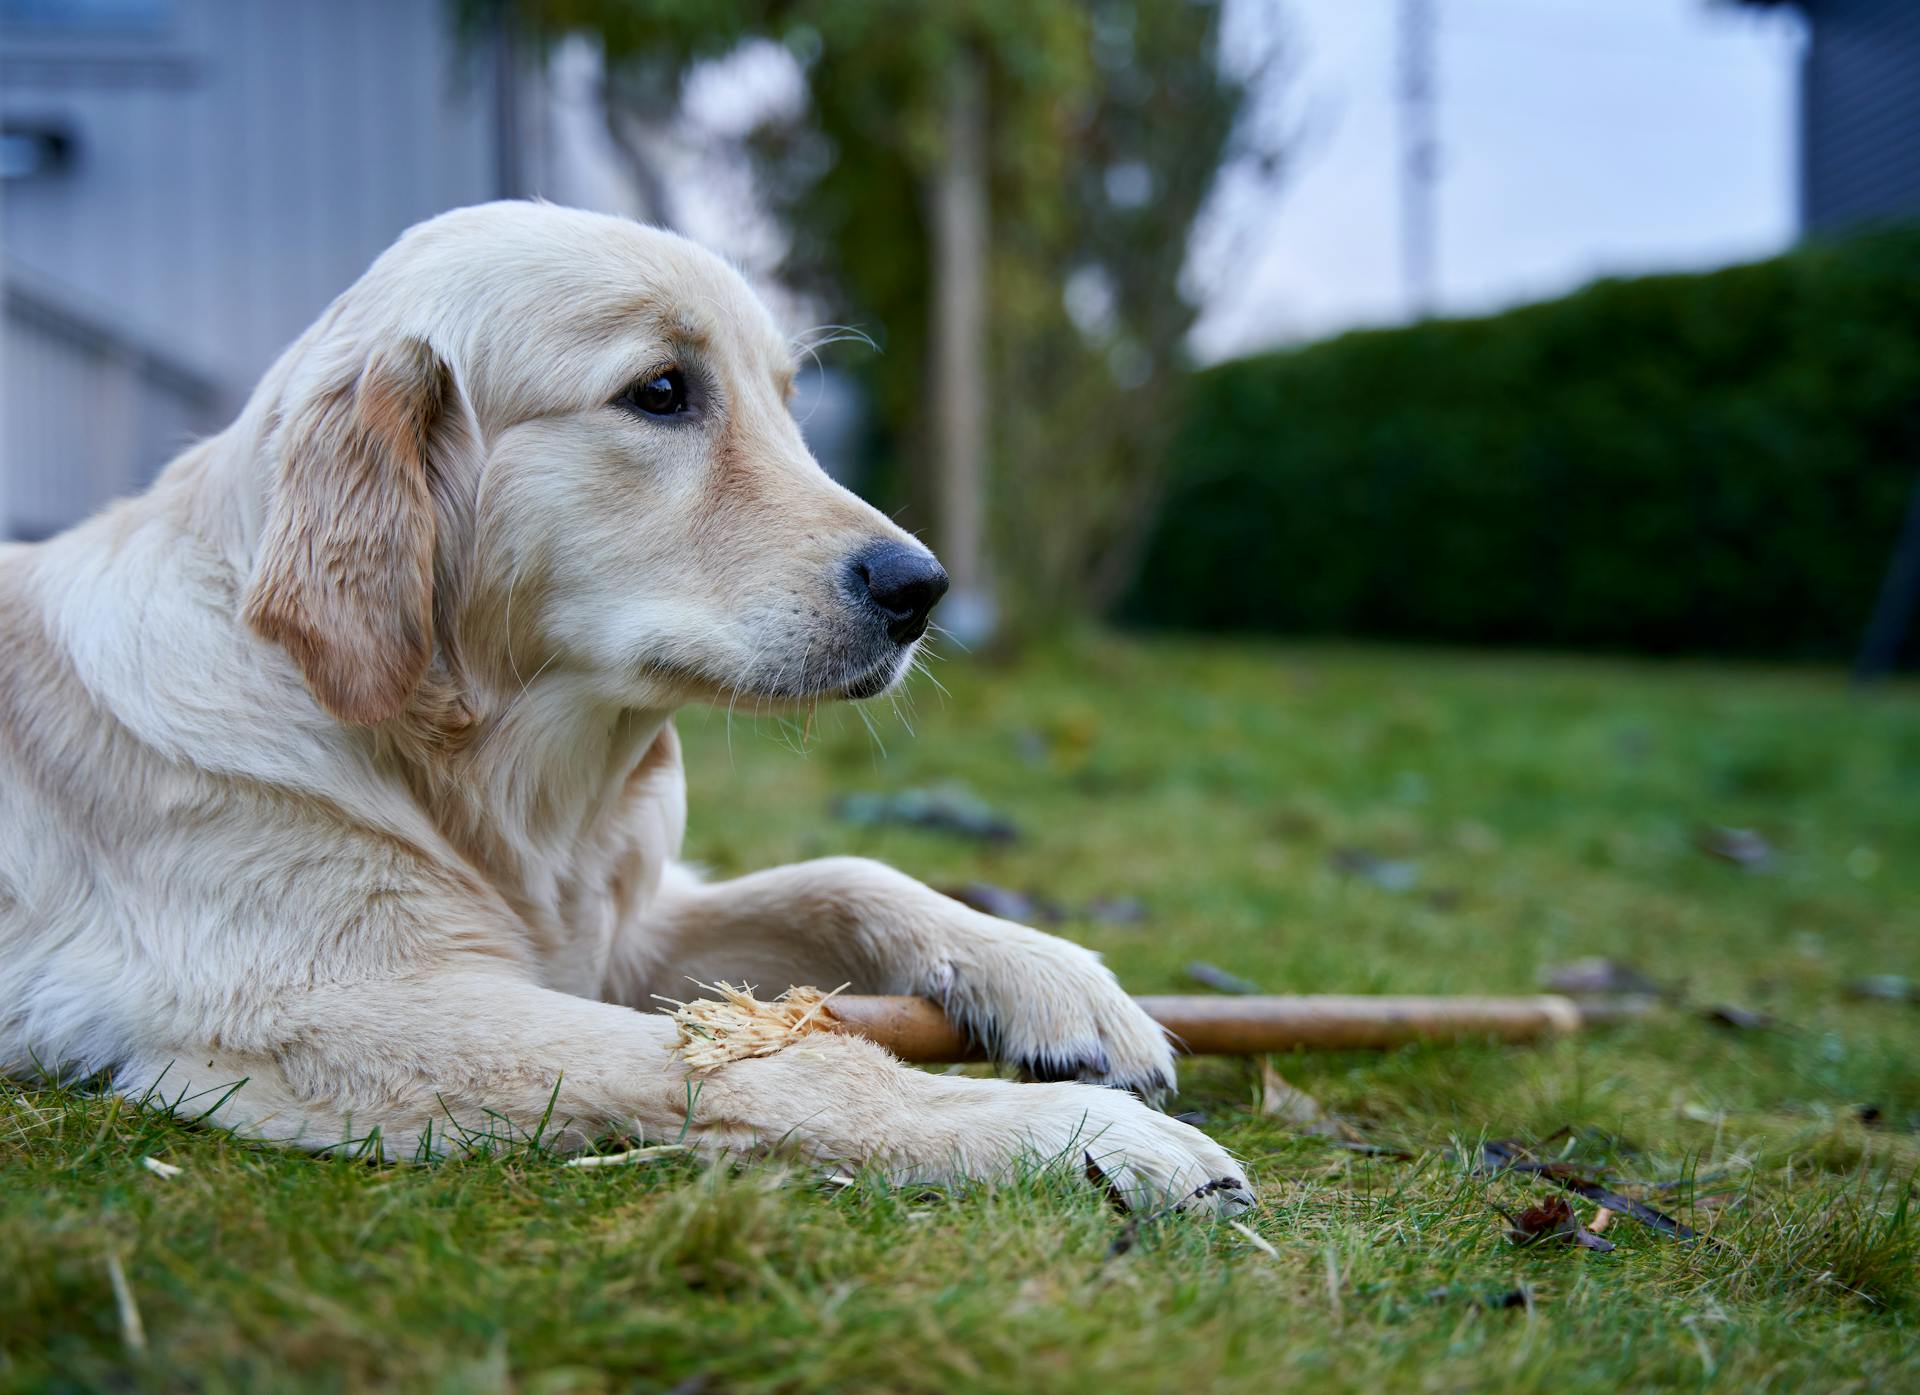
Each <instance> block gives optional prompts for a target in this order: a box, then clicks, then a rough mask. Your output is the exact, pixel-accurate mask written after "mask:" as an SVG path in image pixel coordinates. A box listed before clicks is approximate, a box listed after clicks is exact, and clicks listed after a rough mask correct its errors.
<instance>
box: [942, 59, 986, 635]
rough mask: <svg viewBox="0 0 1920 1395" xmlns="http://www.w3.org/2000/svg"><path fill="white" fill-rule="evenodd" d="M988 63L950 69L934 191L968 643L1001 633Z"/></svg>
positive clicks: (961, 631)
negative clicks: (994, 546)
mask: <svg viewBox="0 0 1920 1395" xmlns="http://www.w3.org/2000/svg"><path fill="white" fill-rule="evenodd" d="M986 118H987V113H986V95H985V84H984V82H983V81H982V76H981V72H980V64H979V60H978V59H977V58H976V57H975V56H974V55H972V54H971V53H965V54H962V55H961V56H960V57H959V58H958V59H957V60H956V61H955V62H954V63H953V65H952V67H951V69H950V70H949V71H948V74H947V93H946V107H945V112H944V117H943V120H942V132H941V134H942V136H943V138H944V139H943V145H944V151H943V154H942V159H941V165H940V169H939V172H938V174H937V176H936V178H935V181H934V189H933V200H932V202H933V218H932V224H933V249H932V250H933V257H932V261H933V282H934V286H933V336H932V338H933V354H932V358H931V362H930V364H929V367H930V371H931V374H932V379H933V382H932V398H933V434H934V440H933V463H934V470H935V472H936V482H935V488H934V503H935V513H934V529H935V545H936V550H937V551H938V552H939V554H940V558H941V560H942V562H944V563H945V565H946V568H947V573H948V575H950V576H951V577H952V578H953V594H952V595H951V596H950V597H949V598H948V600H947V603H946V607H945V609H944V610H943V612H942V617H941V618H942V623H943V624H944V625H945V627H946V628H947V629H948V630H949V631H950V632H951V633H952V634H953V635H954V636H955V637H956V638H957V639H958V640H959V641H960V642H961V643H962V644H966V645H973V644H976V643H978V642H981V641H984V640H986V639H989V638H990V637H991V636H992V633H993V624H994V605H993V591H992V584H991V581H990V579H989V577H988V575H987V561H986V559H987V548H986V537H985V533H986V516H987V506H986V491H987V475H986V421H987V400H986V383H987V362H986V347H987V339H986V311H987V157H986V146H987V133H986Z"/></svg>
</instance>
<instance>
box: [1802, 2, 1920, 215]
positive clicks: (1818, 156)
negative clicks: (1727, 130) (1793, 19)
mask: <svg viewBox="0 0 1920 1395" xmlns="http://www.w3.org/2000/svg"><path fill="white" fill-rule="evenodd" d="M1801 8H1802V10H1804V11H1805V12H1806V14H1807V17H1808V18H1809V19H1810V20H1811V21H1812V24H1811V29H1812V35H1811V41H1810V42H1809V44H1808V47H1807V54H1806V67H1805V70H1804V75H1803V88H1802V93H1801V151H1800V160H1801V165H1800V170H1801V176H1800V197H1801V208H1800V212H1801V223H1802V225H1803V226H1804V227H1805V228H1806V229H1807V230H1808V231H1833V230H1839V229H1844V228H1846V227H1848V226H1850V225H1856V224H1860V223H1865V222H1872V221H1878V220H1884V219H1890V218H1908V219H1915V218H1920V0H1803V3H1802V5H1801Z"/></svg>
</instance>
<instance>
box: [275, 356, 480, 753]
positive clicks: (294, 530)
mask: <svg viewBox="0 0 1920 1395" xmlns="http://www.w3.org/2000/svg"><path fill="white" fill-rule="evenodd" d="M458 392H459V389H458V387H457V385H456V384H455V382H454V377H453V373H452V370H451V369H449V368H448V366H447V365H446V363H445V362H444V361H442V360H441V359H440V357H439V356H438V355H437V354H435V353H434V351H433V350H432V348H431V347H429V346H428V345H427V344H425V343H424V342H422V341H420V340H417V339H407V340H402V341H400V342H399V343H397V344H394V345H392V346H389V347H386V348H383V349H381V350H378V351H376V352H375V353H374V354H372V355H371V356H370V357H369V358H367V359H366V360H365V361H364V362H362V363H361V364H360V365H359V366H358V370H357V371H353V372H349V373H348V374H346V375H344V376H343V378H342V379H341V380H339V381H337V382H336V383H335V384H333V385H332V386H331V387H328V388H325V389H322V390H321V391H319V392H316V393H315V394H313V395H312V396H311V397H309V398H308V399H307V400H305V401H304V402H301V403H299V404H298V405H296V406H295V407H294V408H293V409H292V411H291V412H290V414H289V415H288V417H287V419H286V421H285V422H284V424H283V425H282V427H281V429H280V431H279V433H278V443H279V451H278V455H279V470H278V475H277V477H276V478H275V480H274V485H273V495H272V499H271V502H270V504H269V507H268V513H267V519H266V525H265V529H264V532H263V535H262V537H261V541H260V552H259V556H258V558H257V560H256V562H255V564H254V572H253V579H252V582H251V584H250V585H249V587H248V590H247V598H246V610H245V614H246V619H247V623H248V624H250V625H252V626H253V628H254V629H255V630H256V631H258V632H259V633H260V634H262V635H264V636H265V637H266V638H268V639H271V640H273V641H275V642H276V643H278V644H281V645H283V646H284V647H285V648H286V650H287V652H288V653H290V654H291V655H292V656H293V660H294V662H295V663H297V664H298V665H299V666H300V671H301V672H302V673H303V674H304V675H305V676H306V680H307V686H308V688H310V689H311V690H312V692H313V695H314V697H315V698H316V699H318V700H319V702H320V705H321V706H322V707H324V708H326V709H327V711H329V712H331V713H332V714H333V715H334V716H336V717H338V718H340V719H341V720H342V721H347V722H363V723H369V724H371V723H374V722H381V721H385V720H386V719H387V718H389V717H393V716H396V715H398V714H399V713H400V712H401V711H402V710H404V709H405V707H406V705H407V700H408V699H409V698H410V697H411V696H412V695H413V692H414V690H415V689H416V688H417V687H418V686H419V685H420V680H421V678H422V677H423V676H424V675H425V673H426V670H427V665H428V663H429V662H430V661H431V659H432V657H433V548H434V531H435V525H434V504H433V491H432V485H433V475H434V471H435V468H436V467H435V462H434V459H433V450H434V443H435V438H436V433H437V432H438V431H439V429H440V428H441V426H442V424H443V419H445V418H446V417H447V415H448V414H449V413H450V412H451V411H453V410H454V409H455V407H456V405H457V401H458Z"/></svg>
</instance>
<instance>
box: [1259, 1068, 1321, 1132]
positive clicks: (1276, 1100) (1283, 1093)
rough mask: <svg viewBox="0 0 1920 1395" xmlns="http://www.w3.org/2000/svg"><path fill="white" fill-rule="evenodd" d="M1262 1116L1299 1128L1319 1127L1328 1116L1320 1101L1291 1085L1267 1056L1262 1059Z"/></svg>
mask: <svg viewBox="0 0 1920 1395" xmlns="http://www.w3.org/2000/svg"><path fill="white" fill-rule="evenodd" d="M1260 1112H1261V1113H1262V1114H1264V1115H1266V1116H1267V1117H1268V1118H1271V1119H1279V1120H1281V1121H1283V1122H1284V1123H1288V1124H1294V1125H1296V1126H1305V1125H1307V1124H1315V1123H1319V1122H1320V1121H1321V1120H1322V1119H1324V1118H1325V1117H1326V1113H1327V1111H1326V1109H1325V1108H1323V1107H1322V1105H1321V1103H1320V1101H1319V1100H1317V1099H1315V1098H1314V1097H1313V1096H1312V1095H1309V1094H1308V1093H1307V1092H1306V1091H1305V1090H1302V1089H1300V1088H1299V1087H1298V1086H1296V1085H1293V1084H1290V1083H1289V1082H1288V1081H1287V1078H1286V1077H1285V1076H1283V1075H1281V1074H1280V1072H1279V1071H1277V1070H1275V1069H1274V1068H1273V1062H1272V1061H1271V1060H1269V1059H1268V1058H1267V1057H1265V1056H1262V1057H1261V1058H1260Z"/></svg>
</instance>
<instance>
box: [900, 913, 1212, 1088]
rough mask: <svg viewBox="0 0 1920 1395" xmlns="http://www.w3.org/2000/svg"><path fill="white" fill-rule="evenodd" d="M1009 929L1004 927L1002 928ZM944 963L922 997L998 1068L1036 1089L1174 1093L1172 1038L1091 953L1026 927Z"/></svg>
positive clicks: (932, 976)
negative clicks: (1071, 1085) (1022, 1075)
mask: <svg viewBox="0 0 1920 1395" xmlns="http://www.w3.org/2000/svg"><path fill="white" fill-rule="evenodd" d="M996 924H998V925H1005V922H996ZM1006 928H1007V929H1008V930H1018V932H1019V934H1018V936H1017V937H1007V938H1002V939H1001V940H1000V942H999V943H992V942H989V943H988V944H986V945H981V946H978V947H970V948H969V950H968V952H966V953H965V954H955V955H953V956H951V957H949V958H946V959H943V960H942V961H941V962H940V963H938V964H937V965H936V966H935V967H934V968H933V970H932V971H931V973H930V975H929V981H928V982H927V983H926V984H925V985H924V987H923V988H922V991H923V992H926V993H928V994H929V995H930V996H932V997H933V998H934V999H935V1000H936V1001H938V1002H939V1003H940V1005H941V1006H942V1007H943V1008H944V1009H945V1010H946V1012H947V1015H948V1016H949V1017H951V1018H952V1019H953V1020H954V1021H955V1022H956V1023H958V1024H959V1025H960V1026H961V1027H963V1028H964V1029H965V1030H966V1031H967V1032H968V1033H969V1034H970V1035H971V1036H972V1037H973V1038H974V1040H976V1041H978V1042H979V1043H980V1044H981V1045H982V1046H983V1047H985V1049H986V1051H987V1053H988V1055H990V1056H991V1057H992V1058H993V1059H994V1060H996V1061H1001V1062H1004V1063H1006V1064H1009V1065H1014V1066H1018V1067H1019V1068H1020V1069H1021V1070H1023V1071H1024V1072H1026V1074H1027V1075H1029V1076H1031V1077H1032V1078H1033V1079H1036V1080H1078V1081H1085V1082H1087V1083H1089V1084H1096V1085H1109V1086H1114V1087H1116V1088H1120V1089H1127V1090H1132V1091H1134V1092H1136V1093H1138V1094H1141V1095H1145V1096H1149V1097H1152V1096H1156V1095H1158V1094H1160V1093H1161V1092H1162V1091H1165V1090H1171V1089H1172V1088H1173V1084H1174V1075H1173V1048H1172V1046H1171V1045H1170V1044H1169V1042H1168V1040H1167V1034H1166V1031H1165V1030H1164V1029H1163V1028H1162V1027H1161V1026H1160V1024H1159V1023H1157V1022H1155V1021H1154V1020H1153V1019H1152V1018H1151V1017H1149V1016H1147V1014H1146V1013H1145V1012H1144V1011H1143V1010H1142V1009H1141V1007H1140V1005H1139V1004H1138V1003H1136V1002H1134V1000H1133V999H1132V998H1130V997H1129V996H1128V995H1127V993H1126V991H1125V990H1124V989H1122V988H1121V987H1120V983H1119V980H1117V979H1115V978H1114V976H1113V974H1112V972H1111V971H1109V970H1108V969H1107V967H1106V966H1105V965H1104V964H1102V963H1101V962H1100V956H1099V955H1097V954H1095V953H1094V952H1093V951H1092V950H1089V949H1083V948H1082V947H1081V946H1079V945H1076V944H1072V943H1070V942H1069V941H1066V940H1062V939H1059V938H1057V937H1055V936H1052V935H1042V934H1040V933H1038V932H1037V931H1031V930H1025V929H1023V928H1021V927H1016V926H1007V927H1006Z"/></svg>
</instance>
